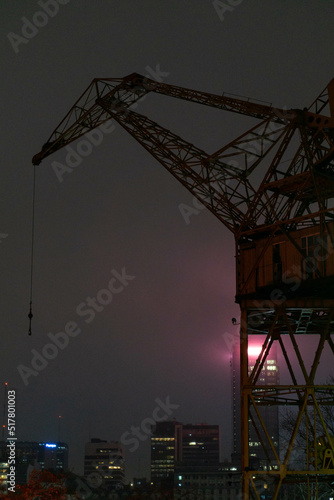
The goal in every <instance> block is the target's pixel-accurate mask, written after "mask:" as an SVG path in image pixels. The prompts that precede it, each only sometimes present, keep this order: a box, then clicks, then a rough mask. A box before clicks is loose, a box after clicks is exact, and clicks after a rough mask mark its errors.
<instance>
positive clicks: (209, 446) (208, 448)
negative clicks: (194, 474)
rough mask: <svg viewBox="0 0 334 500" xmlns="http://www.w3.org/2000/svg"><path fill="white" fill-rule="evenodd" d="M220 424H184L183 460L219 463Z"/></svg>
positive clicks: (202, 463) (205, 463) (190, 464)
mask: <svg viewBox="0 0 334 500" xmlns="http://www.w3.org/2000/svg"><path fill="white" fill-rule="evenodd" d="M219 448H220V433H219V425H208V424H199V425H192V424H187V425H183V428H182V457H181V462H182V463H183V464H186V465H187V466H192V465H195V466H197V465H206V466H207V465H218V464H219V455H220V453H219V451H220V450H219Z"/></svg>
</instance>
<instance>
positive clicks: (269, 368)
mask: <svg viewBox="0 0 334 500" xmlns="http://www.w3.org/2000/svg"><path fill="white" fill-rule="evenodd" d="M261 347H262V346H261V345H258V344H256V343H254V344H250V345H249V346H248V363H249V366H248V374H249V375H250V374H251V372H252V370H253V368H254V366H255V363H256V360H257V359H258V356H259V354H260V351H261ZM239 349H240V346H239V343H238V342H236V343H235V344H234V346H233V351H232V359H231V375H232V376H231V378H232V425H233V453H232V461H233V462H234V463H236V464H238V465H239V464H240V460H241V435H240V428H241V410H240V353H239ZM257 384H258V385H266V386H270V385H278V384H279V368H278V364H277V352H276V346H275V345H273V346H272V348H271V349H270V352H269V354H268V356H267V358H266V360H265V362H264V364H263V367H262V370H261V372H260V376H259V379H258V381H257ZM261 419H263V422H264V424H265V428H266V430H267V432H268V434H269V436H270V439H271V440H272V441H273V443H274V446H275V448H276V447H277V448H278V443H279V419H278V406H277V405H273V406H263V407H262V408H261ZM254 424H255V426H256V427H255V426H254ZM260 438H261V439H260ZM261 440H262V442H263V441H266V437H265V436H264V435H263V430H262V426H261V424H260V422H259V421H258V418H257V416H255V415H254V418H253V421H252V422H251V421H250V422H249V455H250V465H251V467H255V468H258V467H260V468H261V469H266V468H267V467H268V457H267V455H266V453H265V450H264V447H263V446H262V444H261Z"/></svg>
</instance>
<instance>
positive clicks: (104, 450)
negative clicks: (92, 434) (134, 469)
mask: <svg viewBox="0 0 334 500" xmlns="http://www.w3.org/2000/svg"><path fill="white" fill-rule="evenodd" d="M93 473H94V474H96V473H97V474H99V475H100V476H101V481H102V483H103V485H104V486H106V487H107V488H116V487H119V486H122V485H123V484H124V448H123V446H122V445H121V444H120V443H119V442H118V441H110V442H108V441H105V440H101V439H91V441H90V442H89V443H87V444H86V445H85V464H84V476H85V477H88V476H89V475H91V474H93Z"/></svg>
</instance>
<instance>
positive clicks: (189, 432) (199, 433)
mask: <svg viewBox="0 0 334 500" xmlns="http://www.w3.org/2000/svg"><path fill="white" fill-rule="evenodd" d="M219 452H220V430H219V426H218V425H208V424H198V425H193V424H182V423H180V422H176V421H167V422H158V423H157V424H156V425H154V426H153V427H152V435H151V481H152V482H153V483H154V484H166V485H168V484H169V485H171V484H173V483H174V473H177V471H178V470H179V469H180V468H181V467H182V468H183V469H184V468H185V467H187V468H188V470H191V469H192V468H193V467H208V466H218V465H219V455H220V453H219Z"/></svg>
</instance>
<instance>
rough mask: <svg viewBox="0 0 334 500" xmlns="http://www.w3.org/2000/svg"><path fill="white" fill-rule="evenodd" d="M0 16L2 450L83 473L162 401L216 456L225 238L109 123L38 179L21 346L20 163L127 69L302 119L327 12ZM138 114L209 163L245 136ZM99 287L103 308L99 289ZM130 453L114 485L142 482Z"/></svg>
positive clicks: (167, 110) (25, 242) (326, 59)
mask: <svg viewBox="0 0 334 500" xmlns="http://www.w3.org/2000/svg"><path fill="white" fill-rule="evenodd" d="M223 3H225V4H226V5H228V6H229V9H226V11H225V12H222V10H223V8H222V7H219V5H221V4H223ZM42 5H44V10H43V8H42V7H41V6H42ZM55 5H56V6H55ZM1 9H2V12H1V14H2V15H1V18H2V35H1V36H2V44H1V61H2V70H3V71H2V74H3V76H2V81H1V86H2V92H1V97H2V99H1V121H2V134H1V141H2V145H1V152H2V168H1V177H2V179H1V197H0V204H1V213H2V218H1V226H0V253H1V311H2V314H1V317H2V321H1V330H2V339H3V340H2V348H1V363H0V383H1V386H0V389H1V387H2V386H3V384H4V382H5V381H7V382H8V385H9V387H10V388H11V389H15V390H16V392H17V437H18V439H20V440H42V441H55V440H58V439H59V438H60V440H61V441H65V442H67V443H68V444H69V447H70V466H71V467H72V468H74V470H75V471H76V472H78V473H82V472H83V454H84V444H85V442H87V441H88V440H89V438H90V437H99V438H101V439H108V440H120V439H121V436H122V435H123V434H124V433H129V434H127V436H129V435H131V433H132V431H131V428H132V426H141V424H142V422H143V421H144V419H150V418H151V419H152V418H153V417H152V415H153V413H154V410H155V409H156V407H157V405H158V404H159V401H160V402H162V403H163V405H166V402H168V401H169V402H170V404H171V409H170V410H168V411H169V414H168V417H169V418H176V419H177V420H179V421H181V422H184V423H194V424H195V423H200V422H207V423H210V424H220V425H221V426H222V450H223V451H222V458H229V455H230V452H231V441H232V440H231V404H230V402H231V391H230V388H231V381H230V367H229V358H230V350H229V349H230V347H231V345H230V339H231V336H233V335H237V328H238V327H237V326H232V323H231V318H232V317H236V318H238V316H239V308H238V306H237V305H236V304H235V303H234V294H235V277H234V241H233V235H232V234H231V233H229V232H228V230H227V229H226V228H225V227H224V226H223V225H222V224H221V223H220V222H219V221H218V219H216V218H215V217H214V216H213V215H212V214H211V213H209V212H207V211H206V210H196V213H194V214H192V215H191V216H190V218H189V219H188V220H186V219H185V217H184V216H183V215H182V213H181V211H180V205H181V204H186V205H188V206H189V207H193V206H194V205H193V203H194V200H193V197H192V195H191V194H190V193H189V192H188V191H187V190H186V189H185V188H184V187H183V186H182V185H181V184H179V183H178V181H177V180H176V179H174V178H173V177H172V176H171V175H170V174H169V173H168V172H167V171H165V170H164V168H163V167H162V166H161V165H160V164H158V163H157V162H156V161H155V160H154V159H153V158H152V157H151V156H150V155H149V154H148V153H147V152H146V151H145V150H144V149H143V148H142V147H141V146H140V145H139V144H137V143H136V142H135V140H134V139H133V138H132V137H130V136H129V135H128V134H127V133H126V132H125V131H124V130H122V129H121V127H120V126H119V125H117V124H116V126H115V129H114V130H111V131H110V133H108V134H105V135H104V137H103V141H102V142H101V144H100V145H97V146H95V147H94V148H93V150H92V152H91V153H90V154H89V155H87V156H86V157H82V158H81V161H80V162H78V165H77V166H76V167H75V168H73V171H72V172H68V173H65V174H64V175H63V176H62V179H61V180H62V182H60V180H59V178H57V175H56V173H55V169H54V162H55V161H58V162H60V163H64V162H65V157H66V151H64V150H62V151H59V152H58V153H57V154H55V155H53V156H49V157H48V158H47V159H46V160H44V161H43V162H42V164H41V165H40V166H38V167H37V168H36V202H35V245H34V268H33V314H34V317H33V321H32V335H31V336H29V335H28V326H29V321H28V312H29V300H30V272H31V269H30V259H31V220H32V216H31V214H32V193H33V166H32V164H31V158H32V156H33V155H34V154H36V153H37V152H39V151H40V149H41V146H42V145H43V143H44V142H46V140H47V139H48V137H49V136H50V134H51V133H52V131H53V130H54V129H55V128H56V126H57V125H58V123H59V122H60V121H61V120H62V119H63V117H64V116H65V114H66V113H67V112H68V111H69V109H70V108H71V106H72V105H73V104H74V102H75V101H76V100H77V99H78V97H79V96H80V94H81V93H82V92H83V91H84V90H85V89H86V87H87V86H88V85H89V83H90V82H91V80H92V79H93V78H96V77H99V78H107V77H108V78H117V77H123V76H126V75H128V74H130V73H133V72H137V73H140V74H143V75H146V76H148V77H150V78H152V79H158V80H159V79H160V80H159V81H164V82H166V83H170V84H175V85H178V86H183V87H188V88H194V89H198V90H203V91H207V92H213V93H217V94H221V93H223V92H228V93H233V94H238V95H242V96H247V97H252V98H254V99H259V100H263V101H267V102H269V103H273V105H274V106H277V107H280V108H284V107H286V108H304V107H305V106H309V105H310V104H311V102H312V101H313V100H314V99H315V98H316V97H317V96H318V95H319V93H320V92H321V91H322V90H323V89H324V87H325V86H326V85H327V83H328V82H329V81H330V80H331V79H332V78H333V77H334V67H333V46H334V32H333V18H334V4H333V3H332V2H328V1H320V0H318V1H308V2H305V1H296V0H295V1H293V0H289V1H283V0H282V1H277V0H276V1H274V0H266V1H261V0H257V1H253V0H244V1H242V0H241V1H236V0H234V1H232V0H230V1H229V0H225V2H212V1H211V0H192V1H190V0H168V1H166V0H161V1H156V0H143V1H138V0H122V1H116V0H110V1H106V0H100V1H99V2H87V1H83V0H66V1H65V0H62V2H60V0H59V3H57V2H56V0H52V1H51V0H49V3H48V2H47V0H45V1H43V0H41V1H40V2H35V1H27V2H20V1H18V2H2V4H1ZM38 12H39V14H38ZM40 12H44V14H42V15H40ZM45 12H49V14H45ZM33 20H34V21H35V22H36V23H37V24H39V26H40V27H38V28H36V27H35V28H34V26H33V25H31V22H32V21H33ZM10 33H11V34H10ZM136 111H137V112H139V113H143V114H148V115H149V116H150V117H151V118H152V119H154V120H155V121H158V122H159V123H160V124H161V125H162V126H165V127H166V128H169V129H170V130H172V131H173V132H175V133H177V134H179V135H181V136H182V137H184V138H185V139H186V140H188V141H189V142H191V143H193V144H195V145H196V146H198V147H200V148H202V149H204V150H206V151H207V152H208V153H212V152H214V151H215V150H217V149H218V148H220V147H222V146H223V145H224V144H226V143H227V142H229V141H230V140H232V139H233V138H235V137H237V136H238V135H240V134H241V133H242V132H244V131H245V130H246V129H247V128H250V126H251V125H252V124H253V122H252V120H250V119H248V118H245V117H240V116H238V115H233V114H229V113H224V112H221V111H219V110H216V109H211V108H205V107H201V106H200V105H196V104H191V103H186V102H183V101H178V100H172V99H171V98H168V97H166V96H159V95H148V96H147V98H146V99H145V100H144V101H143V102H142V103H140V104H139V105H138V108H137V109H136ZM72 146H73V148H75V143H73V144H72ZM181 206H182V205H181ZM119 275H121V276H123V277H122V278H118V281H117V276H119ZM126 276H127V277H128V278H125V277H126ZM114 278H116V281H114V282H113V283H114V285H115V287H117V291H118V292H119V293H114V294H113V296H112V300H111V302H110V301H109V300H107V296H106V295H103V292H101V290H103V289H106V288H107V287H108V283H109V282H110V280H111V279H114ZM130 278H131V279H130ZM98 294H99V295H98ZM97 296H99V297H100V298H102V300H105V301H106V302H108V301H109V303H107V304H106V305H105V306H103V308H101V307H100V308H99V310H98V311H97V310H95V311H94V310H93V308H92V307H90V306H88V305H87V299H88V298H89V297H90V298H92V299H94V298H96V297H97ZM78 307H79V312H80V311H81V315H80V314H78ZM87 309H90V311H91V312H90V313H87ZM83 311H86V314H85V315H83V314H82V312H83ZM88 320H90V321H89V322H88ZM65 327H66V328H67V330H68V331H70V332H71V333H72V336H71V337H70V338H69V342H68V345H67V346H63V349H61V348H59V349H58V353H57V354H56V355H55V356H53V355H54V353H55V350H54V348H53V350H52V348H50V349H51V350H50V349H49V351H48V353H49V355H50V357H54V359H50V360H48V364H47V366H45V367H43V368H42V367H41V364H40V365H39V370H35V371H34V373H35V374H31V373H29V375H27V376H26V378H25V382H26V383H24V381H23V378H24V377H22V376H21V375H20V373H19V370H18V367H19V366H20V365H21V367H22V366H24V367H26V368H29V369H31V368H32V364H31V363H32V358H33V356H34V354H33V353H36V352H38V353H41V352H42V351H43V349H44V348H45V346H46V345H47V344H50V343H52V341H51V340H50V339H51V338H52V335H50V334H57V333H59V332H64V329H65ZM227 334H228V335H227ZM58 337H59V338H60V336H58ZM227 339H228V340H227ZM40 363H42V362H41V361H40ZM1 392H2V389H1ZM158 400H159V401H158ZM1 401H2V402H3V397H2V398H1ZM176 407H177V408H176ZM162 413H163V410H161V412H160V415H162ZM59 415H61V416H62V419H61V425H60V428H59V425H58V420H59V419H58V416H59ZM147 422H149V420H147ZM131 447H132V448H133V446H127V447H126V448H127V454H126V458H127V473H128V478H129V479H130V478H131V477H132V476H133V475H135V476H137V477H138V476H143V475H145V474H146V475H147V477H149V476H148V474H149V439H148V434H146V435H143V437H142V439H139V440H138V446H137V449H136V450H135V451H130V448H131Z"/></svg>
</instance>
